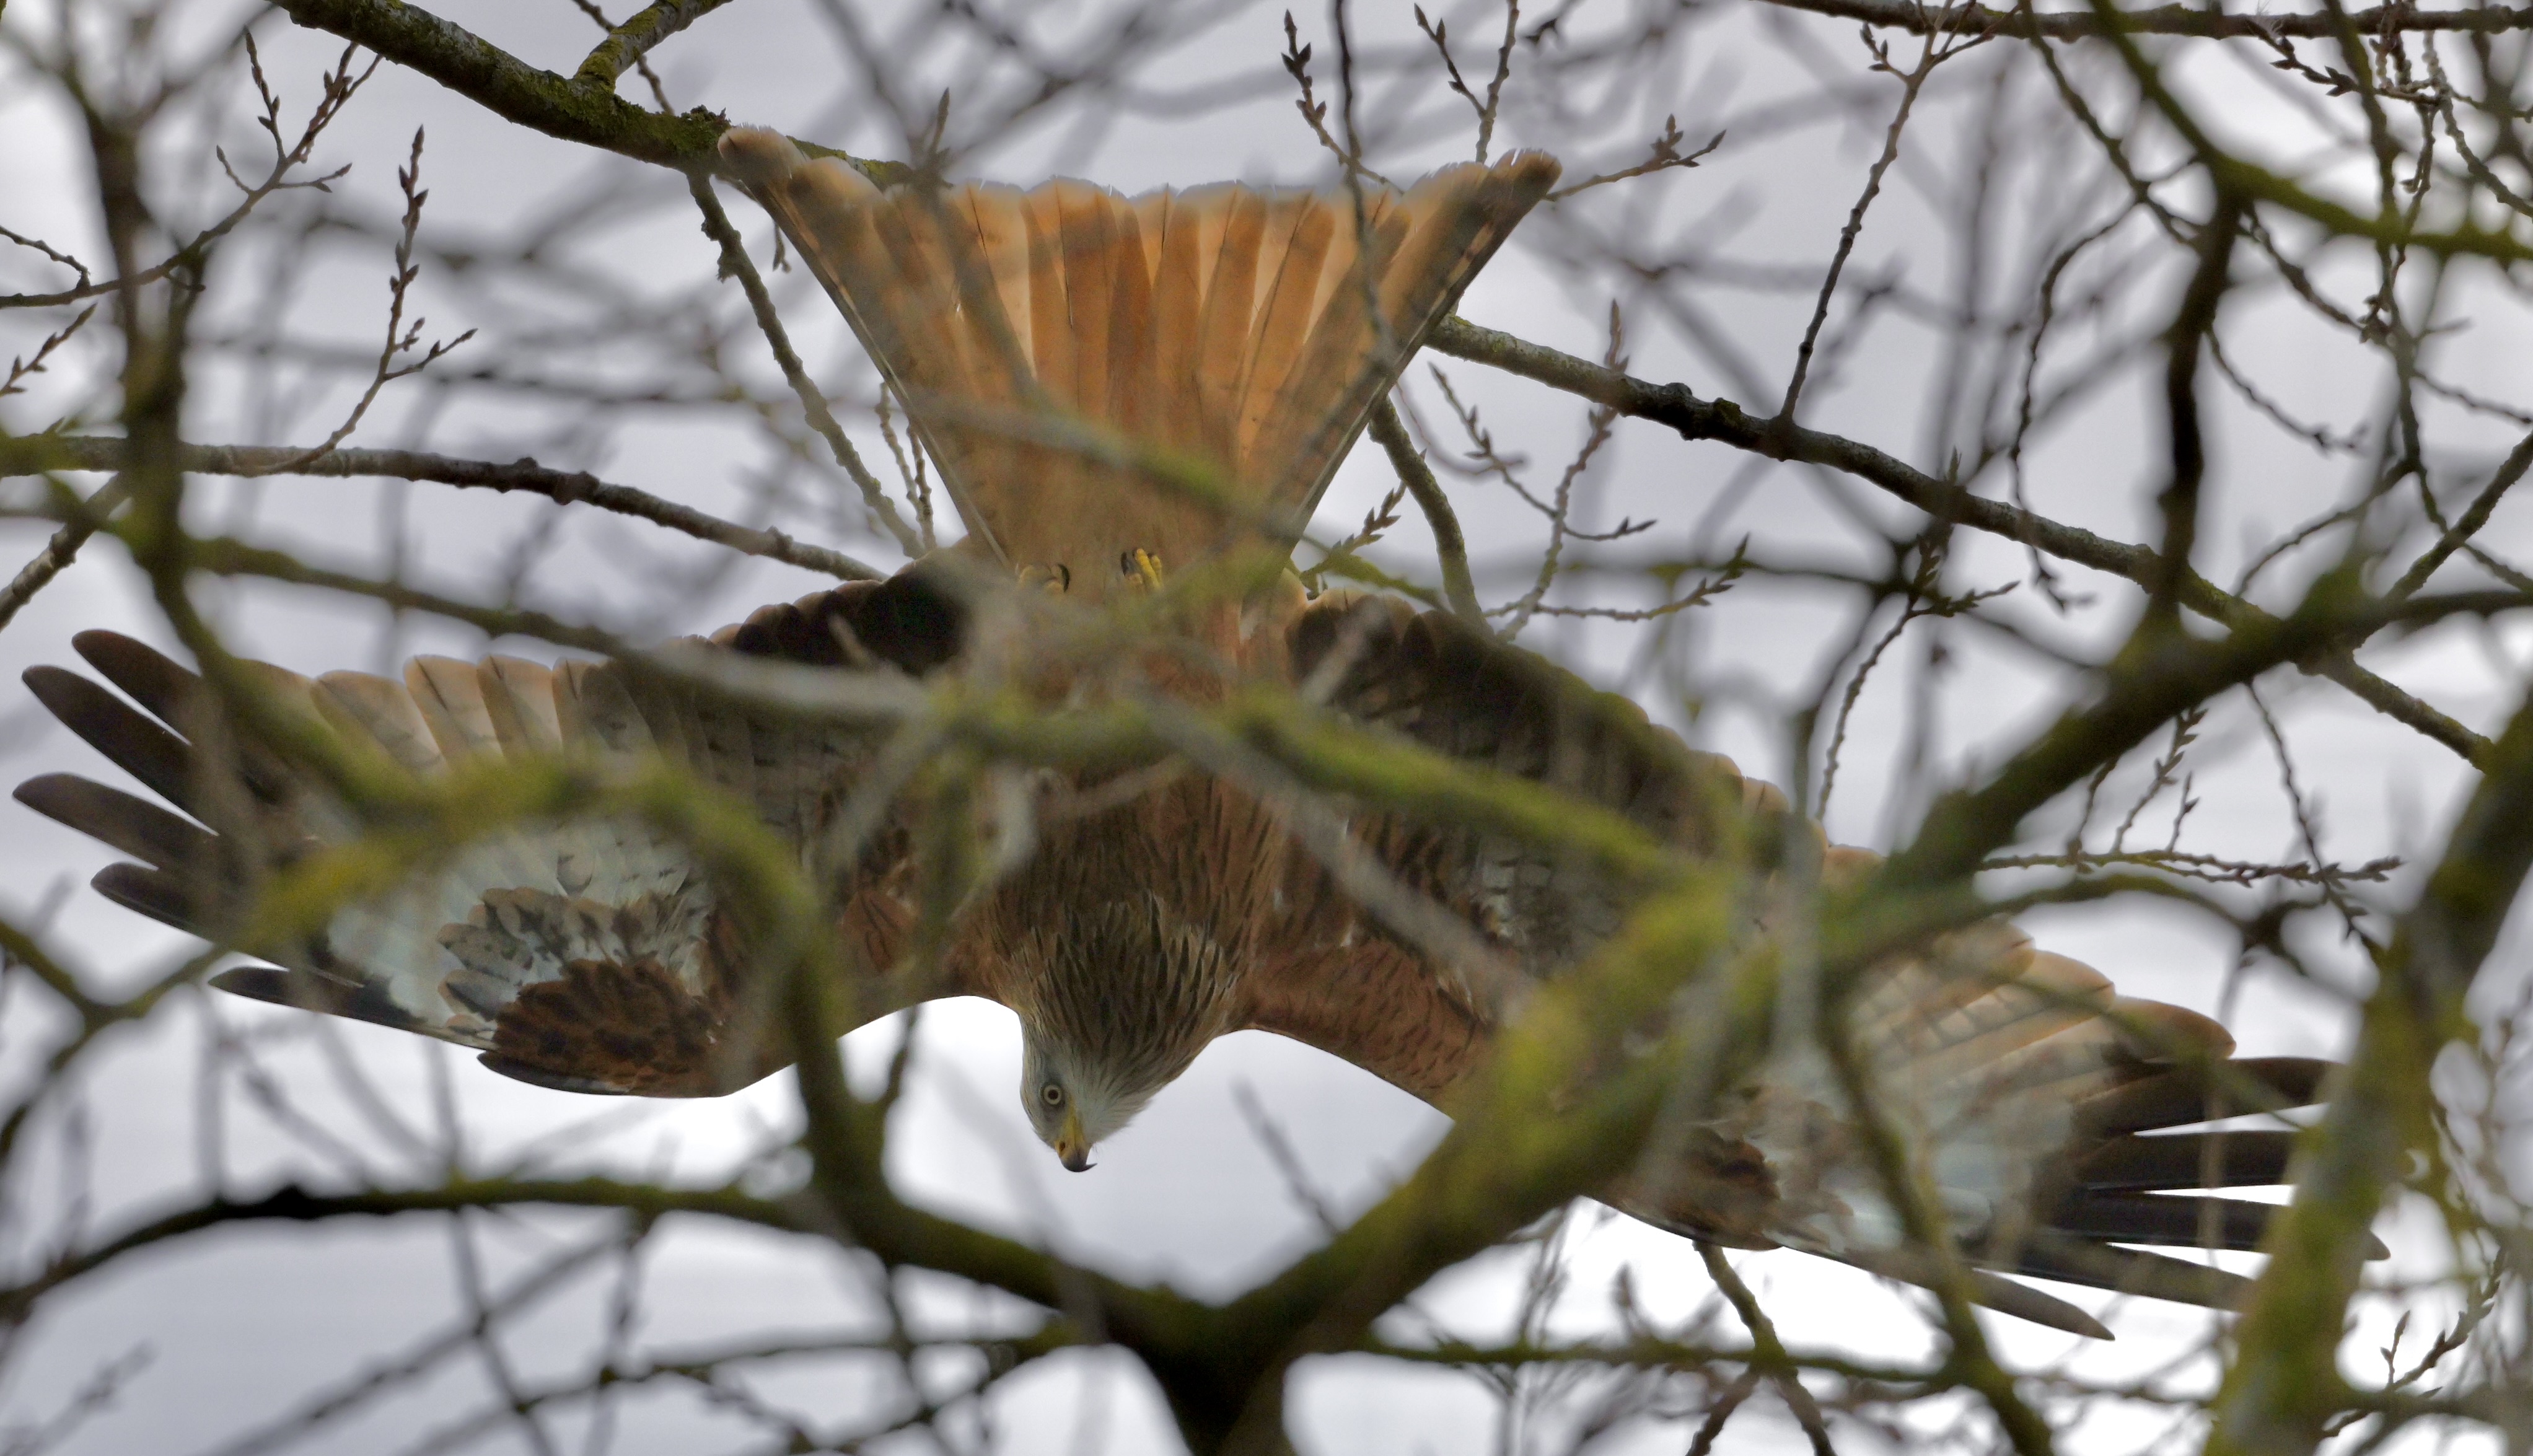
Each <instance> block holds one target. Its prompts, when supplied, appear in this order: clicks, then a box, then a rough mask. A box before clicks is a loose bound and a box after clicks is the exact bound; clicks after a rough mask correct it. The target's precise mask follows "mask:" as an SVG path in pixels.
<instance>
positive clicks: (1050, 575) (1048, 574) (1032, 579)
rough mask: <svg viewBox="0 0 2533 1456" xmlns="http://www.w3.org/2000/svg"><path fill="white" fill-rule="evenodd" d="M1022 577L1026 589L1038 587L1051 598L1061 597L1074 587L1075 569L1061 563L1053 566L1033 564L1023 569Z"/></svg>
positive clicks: (1022, 583)
mask: <svg viewBox="0 0 2533 1456" xmlns="http://www.w3.org/2000/svg"><path fill="white" fill-rule="evenodd" d="M1020 577H1021V585H1022V586H1024V587H1036V588H1037V589H1038V590H1039V591H1042V592H1044V593H1046V594H1047V595H1048V596H1050V597H1061V596H1063V595H1064V593H1065V590H1066V588H1068V587H1071V586H1072V585H1073V568H1072V567H1070V566H1067V565H1065V564H1064V563H1063V562H1061V561H1059V562H1057V563H1056V564H1054V565H1052V566H1039V565H1035V564H1031V565H1028V566H1023V567H1022V568H1021V571H1020Z"/></svg>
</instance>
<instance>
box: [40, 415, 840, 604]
mask: <svg viewBox="0 0 2533 1456" xmlns="http://www.w3.org/2000/svg"><path fill="white" fill-rule="evenodd" d="M310 454H311V452H310V451H307V450H304V449H298V448H294V447H292V446H288V445H186V446H184V447H182V449H180V450H179V452H178V466H179V468H180V469H183V470H185V471H187V472H190V473H192V474H195V475H242V476H267V475H311V476H326V477H346V476H348V477H362V476H379V477H383V478H385V479H388V480H406V481H430V482H432V483H434V484H437V485H443V486H460V487H464V488H467V489H472V490H485V491H523V492H528V493H530V494H533V495H543V496H546V497H547V498H549V499H552V500H555V501H558V502H560V503H561V504H565V505H572V504H582V505H591V506H595V507H597V508H598V509H600V510H607V511H614V512H615V513H617V514H618V515H626V516H632V517H635V518H637V519H639V520H645V521H649V522H651V523H652V524H654V525H658V526H666V527H668V528H669V529H670V530H672V531H682V532H684V533H685V534H686V535H688V536H692V537H694V538H695V539H696V540H698V541H709V542H711V543H713V544H714V545H716V546H726V547H729V548H730V549H731V550H733V551H736V552H741V553H746V554H748V555H751V556H764V557H766V558H767V559H769V560H775V561H782V562H785V563H787V564H789V565H793V566H798V567H800V568H802V569H803V570H808V571H819V572H824V573H826V574H827V575H829V576H834V577H838V578H840V579H842V580H846V581H877V580H879V579H880V578H881V577H883V576H886V575H887V574H888V573H886V572H884V571H882V570H880V569H879V568H878V567H876V566H872V565H868V564H866V563H864V562H861V561H857V560H855V559H854V558H853V557H852V556H849V555H846V554H845V553H842V552H838V551H830V550H828V549H827V548H825V547H821V546H809V545H806V544H804V543H801V542H797V541H795V540H793V539H792V538H791V537H790V536H788V535H785V534H784V533H783V532H781V531H770V530H762V529H759V528H757V527H754V526H742V525H739V524H737V523H736V522H735V521H726V520H723V519H722V518H720V517H719V516H715V515H709V514H707V513H705V512H703V511H700V510H696V509H695V508H694V507H692V506H689V505H680V504H678V503H677V501H674V500H665V499H662V498H661V497H660V496H657V495H651V494H650V493H649V492H647V491H639V490H635V489H634V488H633V487H631V486H619V485H613V484H610V483H609V482H607V481H603V480H600V479H599V478H598V477H596V476H594V475H591V474H589V473H588V472H587V471H580V470H549V469H547V468H546V467H544V466H542V465H539V464H538V463H537V462H536V461H534V460H524V459H522V460H513V461H510V462H509V463H507V464H497V463H495V462H493V461H489V460H465V459H459V458H457V457H454V456H449V455H433V454H426V453H423V452H421V451H417V450H343V449H337V450H333V451H330V452H328V453H327V454H325V455H324V456H322V457H318V458H313V459H312V458H310ZM127 457H128V451H127V449H126V447H125V445H124V442H123V441H122V440H119V439H101V438H97V437H87V436H58V435H56V436H42V437H34V438H29V439H19V440H11V441H6V442H0V478H5V477H8V476H12V475H29V474H33V473H35V472H37V471H46V470H121V469H123V468H124V464H125V461H126V459H127ZM102 496H103V493H102V492H100V493H99V495H97V496H91V497H90V500H91V503H93V502H94V501H95V500H97V499H100V498H102ZM110 503H111V502H109V506H110ZM103 508H107V507H100V509H103ZM66 529H67V528H66ZM39 559H40V558H39ZM56 569H58V568H56ZM5 624H6V618H5V617H0V625H5Z"/></svg>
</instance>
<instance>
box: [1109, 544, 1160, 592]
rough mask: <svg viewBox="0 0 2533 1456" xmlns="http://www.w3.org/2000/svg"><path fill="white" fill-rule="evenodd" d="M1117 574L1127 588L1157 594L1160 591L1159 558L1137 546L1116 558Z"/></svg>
mask: <svg viewBox="0 0 2533 1456" xmlns="http://www.w3.org/2000/svg"><path fill="white" fill-rule="evenodd" d="M1117 574H1118V575H1119V576H1121V577H1123V578H1125V581H1126V585H1128V586H1129V587H1132V588H1135V589H1137V590H1139V591H1146V592H1157V591H1159V590H1160V589H1161V558H1160V557H1159V556H1156V555H1154V554H1152V553H1150V552H1148V551H1146V550H1144V549H1143V548H1142V547H1140V546H1139V547H1137V548H1135V549H1134V550H1133V551H1130V552H1127V553H1123V554H1121V555H1119V556H1118V557H1117Z"/></svg>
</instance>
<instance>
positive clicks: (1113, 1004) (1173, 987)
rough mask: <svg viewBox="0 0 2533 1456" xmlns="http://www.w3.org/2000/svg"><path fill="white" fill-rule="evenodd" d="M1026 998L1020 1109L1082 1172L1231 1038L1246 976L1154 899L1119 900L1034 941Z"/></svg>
mask: <svg viewBox="0 0 2533 1456" xmlns="http://www.w3.org/2000/svg"><path fill="white" fill-rule="evenodd" d="M1030 939H1031V943H1030V945H1029V947H1028V953H1027V954H1026V955H1024V956H1021V957H1018V958H1016V960H1017V961H1020V962H1021V963H1024V964H1026V965H1027V966H1028V967H1029V970H1030V971H1031V974H1030V977H1029V979H1030V985H1029V987H1028V989H1027V991H1026V992H1025V993H1024V994H1023V995H1022V996H1021V997H1020V998H1019V1000H1018V1005H1017V1007H1016V1009H1017V1010H1018V1011H1019V1012H1020V1014H1021V1105H1022V1107H1023V1108H1024V1110H1026V1111H1027V1112H1028V1113H1029V1120H1030V1127H1031V1129H1033V1130H1035V1132H1036V1133H1037V1136H1038V1140H1040V1141H1042V1142H1044V1143H1045V1144H1046V1145H1047V1146H1049V1147H1051V1148H1054V1149H1055V1155H1056V1156H1057V1157H1058V1158H1060V1159H1062V1160H1063V1162H1064V1166H1066V1167H1067V1168H1070V1169H1072V1170H1073V1171H1074V1172H1076V1173H1080V1172H1082V1171H1084V1170H1086V1169H1088V1168H1089V1167H1090V1152H1091V1149H1093V1148H1095V1147H1097V1146H1098V1145H1099V1144H1100V1143H1101V1142H1102V1141H1104V1140H1106V1139H1107V1138H1108V1137H1109V1136H1111V1135H1113V1134H1115V1133H1116V1132H1117V1131H1119V1130H1120V1129H1122V1128H1124V1127H1125V1126H1126V1124H1128V1123H1130V1122H1132V1121H1134V1118H1135V1114H1137V1113H1139V1112H1142V1111H1143V1110H1144V1107H1145V1104H1147V1103H1149V1102H1150V1101H1151V1100H1152V1094H1154V1093H1155V1092H1158V1091H1159V1090H1160V1089H1161V1088H1163V1087H1165V1086H1168V1085H1169V1084H1170V1083H1171V1082H1172V1081H1174V1080H1176V1079H1177V1077H1178V1075H1179V1074H1180V1073H1182V1072H1185V1071H1186V1070H1187V1068H1188V1064H1189V1063H1191V1062H1193V1061H1195V1060H1196V1055H1197V1053H1199V1052H1201V1051H1203V1050H1205V1048H1206V1044H1207V1043H1208V1042H1210V1041H1212V1040H1213V1038H1214V1037H1216V1036H1218V1035H1220V1034H1222V1033H1223V1032H1224V1031H1226V1030H1228V1029H1230V1020H1229V1009H1230V1007H1231V1005H1232V1004H1233V1001H1234V991H1235V988H1236V986H1237V984H1238V980H1239V974H1238V969H1237V965H1238V962H1237V960H1236V958H1234V957H1232V956H1229V955H1226V954H1225V953H1224V952H1223V951H1222V950H1221V948H1220V947H1218V946H1217V945H1216V944H1215V943H1214V941H1213V939H1212V938H1211V937H1210V936H1208V934H1206V933H1205V932H1204V931H1203V930H1202V929H1199V928H1197V927H1195V926H1192V925H1189V924H1187V923H1186V922H1184V921H1182V920H1181V919H1179V918H1178V917H1177V916H1176V915H1174V914H1172V913H1171V912H1170V911H1169V909H1168V908H1166V907H1165V906H1164V905H1163V904H1162V903H1160V902H1159V901H1158V900H1157V899H1156V898H1153V897H1150V896H1149V895H1148V896H1145V897H1143V898H1141V899H1139V900H1134V901H1121V902H1112V903H1105V904H1101V905H1097V906H1094V907H1088V908H1085V909H1083V910H1081V911H1079V912H1077V913H1074V914H1072V915H1069V916H1068V917H1067V919H1066V921H1065V923H1064V924H1062V925H1061V926H1056V927H1049V928H1048V929H1047V930H1046V931H1045V932H1044V933H1041V934H1039V935H1035V936H1032V937H1031V938H1030Z"/></svg>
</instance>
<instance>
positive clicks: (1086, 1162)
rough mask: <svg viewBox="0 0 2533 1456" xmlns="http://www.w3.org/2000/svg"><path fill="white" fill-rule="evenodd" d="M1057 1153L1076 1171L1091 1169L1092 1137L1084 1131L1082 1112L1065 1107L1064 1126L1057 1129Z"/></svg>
mask: <svg viewBox="0 0 2533 1456" xmlns="http://www.w3.org/2000/svg"><path fill="white" fill-rule="evenodd" d="M1055 1155H1056V1157H1057V1158H1059V1159H1061V1160H1062V1161H1063V1163H1064V1166H1065V1167H1066V1168H1068V1169H1070V1170H1071V1171H1073V1172H1075V1173H1087V1172H1089V1171H1090V1136H1088V1135H1087V1134H1085V1133H1084V1132H1083V1131H1082V1114H1081V1113H1080V1112H1079V1111H1077V1110H1075V1109H1072V1108H1067V1109H1065V1113H1064V1126H1063V1127H1061V1128H1058V1129H1056V1130H1055Z"/></svg>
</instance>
